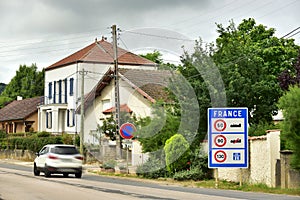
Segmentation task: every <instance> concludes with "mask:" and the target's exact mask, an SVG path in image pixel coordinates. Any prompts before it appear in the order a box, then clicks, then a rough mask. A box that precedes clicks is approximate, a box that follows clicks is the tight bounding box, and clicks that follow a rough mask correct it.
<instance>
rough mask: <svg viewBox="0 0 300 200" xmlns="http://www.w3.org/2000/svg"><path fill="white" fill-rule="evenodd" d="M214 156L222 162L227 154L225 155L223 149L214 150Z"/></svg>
mask: <svg viewBox="0 0 300 200" xmlns="http://www.w3.org/2000/svg"><path fill="white" fill-rule="evenodd" d="M214 158H215V160H216V161H217V162H219V163H222V162H224V161H225V160H226V158H227V155H226V153H225V151H222V150H219V151H216V153H215V155H214Z"/></svg>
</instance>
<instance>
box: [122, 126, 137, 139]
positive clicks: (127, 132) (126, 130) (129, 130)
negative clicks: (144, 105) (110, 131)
mask: <svg viewBox="0 0 300 200" xmlns="http://www.w3.org/2000/svg"><path fill="white" fill-rule="evenodd" d="M135 131H136V128H135V126H134V125H133V124H131V123H124V124H122V125H121V127H120V130H119V133H120V135H121V137H122V138H124V139H131V138H133V133H134V132H135Z"/></svg>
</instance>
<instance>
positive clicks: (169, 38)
mask: <svg viewBox="0 0 300 200" xmlns="http://www.w3.org/2000/svg"><path fill="white" fill-rule="evenodd" d="M124 32H126V33H131V34H136V35H144V36H150V37H157V38H163V39H168V40H179V41H189V42H191V41H195V40H192V39H184V38H177V37H170V36H164V35H155V34H150V33H141V32H135V31H124Z"/></svg>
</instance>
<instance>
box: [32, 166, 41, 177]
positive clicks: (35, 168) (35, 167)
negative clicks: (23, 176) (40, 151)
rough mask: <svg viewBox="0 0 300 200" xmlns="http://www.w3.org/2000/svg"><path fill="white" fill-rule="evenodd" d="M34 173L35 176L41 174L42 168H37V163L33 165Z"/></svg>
mask: <svg viewBox="0 0 300 200" xmlns="http://www.w3.org/2000/svg"><path fill="white" fill-rule="evenodd" d="M33 174H34V175H35V176H39V175H40V170H38V169H37V166H36V164H35V163H34V166H33Z"/></svg>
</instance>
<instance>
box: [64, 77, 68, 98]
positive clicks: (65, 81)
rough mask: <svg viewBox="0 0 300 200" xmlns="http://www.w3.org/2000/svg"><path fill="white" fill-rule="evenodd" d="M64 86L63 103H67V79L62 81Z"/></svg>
mask: <svg viewBox="0 0 300 200" xmlns="http://www.w3.org/2000/svg"><path fill="white" fill-rule="evenodd" d="M64 84H65V93H64V94H65V103H68V95H67V94H68V92H67V91H68V84H67V79H65V80H64Z"/></svg>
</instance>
